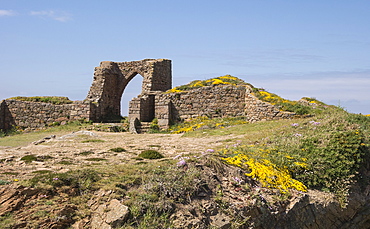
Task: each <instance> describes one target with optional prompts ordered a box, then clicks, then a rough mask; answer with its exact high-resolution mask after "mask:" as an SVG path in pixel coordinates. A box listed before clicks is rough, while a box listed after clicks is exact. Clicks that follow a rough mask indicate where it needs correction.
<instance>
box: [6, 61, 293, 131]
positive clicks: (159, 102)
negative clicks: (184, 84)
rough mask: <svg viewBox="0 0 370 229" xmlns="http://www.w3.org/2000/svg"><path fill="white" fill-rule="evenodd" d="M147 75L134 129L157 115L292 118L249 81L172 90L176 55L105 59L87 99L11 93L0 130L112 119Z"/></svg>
mask: <svg viewBox="0 0 370 229" xmlns="http://www.w3.org/2000/svg"><path fill="white" fill-rule="evenodd" d="M137 75H140V76H141V77H142V78H143V81H142V90H141V93H140V95H138V97H136V98H133V99H132V100H131V101H130V104H129V120H130V131H132V132H140V125H143V124H145V123H147V122H151V121H152V120H153V119H154V118H156V119H157V120H158V125H159V126H160V128H162V129H165V128H168V127H169V125H170V124H171V123H173V122H177V121H180V120H186V119H190V118H194V117H198V116H202V115H207V116H209V117H226V116H245V117H246V119H247V121H260V120H272V119H281V118H289V117H291V116H293V115H294V113H290V112H283V111H280V110H279V109H278V107H276V106H274V105H272V104H270V103H267V102H263V101H261V100H259V99H258V98H256V97H255V96H254V95H253V93H252V88H251V87H250V86H248V85H242V86H234V85H212V86H205V87H200V88H196V89H193V90H191V91H186V92H173V93H168V92H166V91H168V90H169V89H171V88H172V70H171V60H167V59H144V60H141V61H130V62H112V61H103V62H101V63H100V66H99V67H96V68H95V72H94V79H93V82H92V85H91V87H90V91H89V92H88V94H87V97H86V99H85V100H84V101H75V102H73V103H71V104H61V105H56V104H50V103H40V102H29V101H19V100H15V99H6V100H3V101H2V102H1V105H0V130H5V131H6V130H9V129H11V128H13V127H17V128H22V129H27V128H28V129H37V128H43V127H45V126H48V125H51V124H52V123H55V122H63V121H64V122H68V121H74V120H81V119H83V120H86V121H93V122H111V121H112V120H114V119H116V118H117V117H120V111H121V98H122V94H123V92H124V90H125V88H126V86H127V85H128V83H129V82H130V81H131V80H132V79H133V78H134V77H135V76H137Z"/></svg>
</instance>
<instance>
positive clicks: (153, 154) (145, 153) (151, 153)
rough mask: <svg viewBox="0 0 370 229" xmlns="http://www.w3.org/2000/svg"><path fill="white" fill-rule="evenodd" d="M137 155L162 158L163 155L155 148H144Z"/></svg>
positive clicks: (145, 157) (146, 157) (147, 157)
mask: <svg viewBox="0 0 370 229" xmlns="http://www.w3.org/2000/svg"><path fill="white" fill-rule="evenodd" d="M139 157H142V158H144V159H161V158H164V156H163V155H162V154H161V153H160V152H158V151H157V150H152V149H149V150H144V151H142V152H141V153H140V154H139Z"/></svg>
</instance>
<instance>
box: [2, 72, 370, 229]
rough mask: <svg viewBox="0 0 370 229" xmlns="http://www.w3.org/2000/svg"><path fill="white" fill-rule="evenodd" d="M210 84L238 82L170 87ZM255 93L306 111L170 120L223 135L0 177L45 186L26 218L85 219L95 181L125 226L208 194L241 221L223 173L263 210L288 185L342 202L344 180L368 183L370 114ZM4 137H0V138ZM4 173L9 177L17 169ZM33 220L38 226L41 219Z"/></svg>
mask: <svg viewBox="0 0 370 229" xmlns="http://www.w3.org/2000/svg"><path fill="white" fill-rule="evenodd" d="M214 84H237V85H239V84H243V82H240V81H238V79H237V78H236V79H235V78H233V77H231V76H223V77H218V78H215V79H212V80H206V81H194V82H191V83H190V84H189V85H187V86H186V87H177V88H175V90H174V91H169V93H171V92H181V91H186V90H188V89H189V88H197V87H201V86H208V85H214ZM254 93H255V95H256V96H257V97H258V98H260V99H262V100H264V101H267V102H269V103H272V104H275V105H278V106H279V107H280V108H281V109H282V110H287V111H292V112H295V113H297V114H300V115H305V116H297V117H295V118H294V119H289V120H275V121H267V122H257V123H247V122H246V121H245V119H244V118H243V117H235V118H217V119H211V118H209V117H198V118H195V119H192V120H189V121H185V122H183V123H180V124H177V125H175V126H172V127H171V128H170V129H169V132H171V133H176V134H178V133H184V135H183V136H186V137H193V138H194V141H198V140H199V139H201V137H209V136H220V135H222V136H228V137H227V138H225V139H224V140H222V141H223V142H222V143H223V144H219V146H218V148H214V149H211V148H212V146H210V149H207V150H206V151H205V152H203V153H200V152H194V154H186V155H182V154H178V155H177V156H175V157H174V158H164V155H163V154H165V153H164V148H161V146H160V145H149V146H147V147H151V148H157V149H158V150H159V148H161V149H160V151H163V154H162V153H160V152H158V151H157V150H153V149H150V150H143V151H142V152H141V153H140V154H139V155H135V157H132V159H133V160H127V161H125V162H126V163H117V164H109V165H108V164H105V163H99V162H102V161H105V160H107V159H105V158H100V157H91V158H88V156H91V155H93V154H94V155H99V154H98V153H96V154H95V153H94V152H93V151H82V152H80V153H78V151H77V152H76V154H75V155H76V156H83V157H87V158H85V159H84V161H86V160H87V161H91V163H89V165H88V166H86V167H84V168H79V169H70V170H69V171H67V172H60V173H57V172H53V171H49V170H40V171H38V172H35V173H33V178H31V179H26V180H23V181H21V182H19V181H18V180H17V179H13V180H12V181H11V180H3V178H2V179H1V180H0V185H8V184H9V183H12V182H19V184H20V185H23V186H25V187H33V188H36V189H38V190H40V193H41V194H42V195H39V197H38V198H39V199H37V200H31V202H32V201H34V202H32V204H33V205H32V206H36V205H37V206H38V211H37V212H34V214H36V215H37V217H34V218H33V219H34V220H39V221H40V220H41V219H42V220H44V221H45V222H47V221H48V220H49V219H54V218H57V216H56V215H55V212H57V211H56V209H57V208H58V207H60V205H62V204H65V203H66V202H68V204H69V205H70V206H74V209H76V210H75V211H74V212H73V214H71V215H70V218H71V219H73V220H71V221H73V222H75V221H78V220H80V219H84V218H89V217H91V215H92V214H93V212H92V210H91V204H90V205H88V204H87V202H88V201H89V200H90V202H89V203H93V202H94V201H92V200H94V198H97V195H96V193H97V191H98V190H99V191H102V192H107V193H109V195H108V194H107V195H106V196H104V195H101V196H99V199H98V200H97V201H96V202H97V203H103V202H104V201H106V200H108V199H111V198H117V199H120V200H121V201H122V203H123V204H124V205H126V206H128V207H129V210H130V216H129V218H128V219H127V220H126V221H125V222H124V223H123V225H122V228H171V226H173V222H172V220H173V218H171V216H172V215H173V214H175V213H176V211H177V210H178V209H181V208H182V207H183V206H184V205H189V204H191V205H194V206H197V207H199V206H200V205H196V203H197V201H199V200H200V199H202V198H203V197H206V198H207V201H213V202H212V203H215V204H216V205H217V209H220V211H221V212H222V213H223V214H227V215H229V216H230V217H234V219H237V220H235V221H233V225H232V226H235V228H237V225H242V226H245V225H247V223H246V222H247V221H248V220H249V218H248V217H244V218H243V217H240V218H238V214H236V212H237V211H236V210H235V208H236V207H235V206H234V205H233V204H231V203H230V202H231V201H232V200H231V199H230V196H227V198H224V197H225V196H226V195H227V194H226V192H224V191H225V190H226V187H225V186H222V185H224V184H223V183H222V182H221V181H225V180H226V181H227V182H224V183H230V185H231V186H232V191H233V192H234V194H235V193H237V194H235V195H234V194H233V195H234V196H233V198H236V199H237V198H238V196H237V195H238V194H239V195H244V196H245V197H246V198H252V199H253V198H254V199H255V200H256V201H255V202H254V204H255V205H256V206H258V207H259V208H258V209H260V207H261V206H266V209H270V210H271V209H272V210H276V212H277V211H278V209H279V207H282V206H283V204H281V203H286V200H287V199H288V198H289V197H290V196H291V195H292V193H295V194H297V193H298V194H297V195H299V194H302V193H305V192H307V191H308V190H309V189H315V190H320V191H324V192H328V193H333V194H334V195H335V197H336V198H337V200H338V201H339V203H340V204H341V206H342V207H345V205H346V203H347V200H348V199H347V197H348V195H349V193H350V188H351V185H353V184H355V183H357V184H358V185H359V186H366V185H368V182H369V179H368V176H367V174H366V172H367V171H369V170H370V158H369V157H370V116H365V115H360V114H350V113H348V112H346V111H344V110H343V109H341V108H338V107H334V106H328V105H326V104H324V103H322V102H320V101H318V100H316V99H313V98H303V99H304V100H305V102H303V103H299V102H292V101H288V100H285V99H282V98H281V97H279V96H277V95H275V94H272V93H269V92H266V91H265V90H263V89H255V88H254ZM157 124H158V123H157V121H156V120H153V122H152V125H151V129H152V130H153V133H154V132H156V131H157ZM61 128H64V129H61ZM81 128H87V129H89V128H91V125H89V124H76V123H75V124H70V125H66V126H65V127H62V126H58V127H53V128H50V129H48V130H43V131H41V132H35V133H30V134H29V136H28V137H27V138H25V136H26V135H23V134H22V135H18V136H10V137H6V140H7V141H10V142H12V141H14V142H17V141H18V144H19V142H21V143H22V142H25V141H28V142H29V141H30V139H33V138H36V139H37V138H40V136H44V135H45V133H51V132H54V131H56V130H57V131H71V130H73V131H75V130H79V129H81ZM40 133H41V135H39V134H40ZM153 136H154V135H153ZM23 138H25V139H23ZM36 139H35V140H36ZM1 140H2V139H0V144H4V142H2V141H1ZM99 142H104V141H103V140H100V139H95V138H94V139H88V140H83V141H82V142H81V140H80V141H79V143H93V144H94V143H99ZM85 145H87V144H85ZM94 146H96V145H94ZM106 150H107V149H106ZM109 151H110V152H115V153H127V151H126V149H124V148H122V147H115V148H111V149H109ZM131 156H132V155H131ZM131 156H130V157H131ZM48 159H52V158H51V157H45V156H44V157H41V156H37V155H32V154H30V155H26V156H24V157H22V158H21V160H22V161H24V162H25V163H32V162H33V161H45V160H48ZM135 159H136V160H135ZM144 159H161V160H144ZM0 162H1V161H0ZM92 162H95V163H92ZM56 163H58V164H59V165H74V163H76V161H74V160H73V159H72V158H63V160H61V161H59V162H56ZM230 168H232V169H234V170H235V171H238V173H239V175H238V176H233V177H232V178H230V177H227V175H225V174H228V172H226V171H229V170H230ZM228 169H229V170H228ZM8 175H9V176H12V177H16V176H17V175H18V174H17V173H14V174H8ZM219 178H221V179H219ZM212 179H214V180H212ZM222 179H224V180H222ZM217 182H219V183H217ZM256 187H257V188H256ZM253 188H255V189H253ZM257 189H258V191H256V190H257ZM235 190H236V191H235ZM260 190H266V191H264V192H265V193H264V194H263V195H265V194H266V193H269V195H273V196H274V197H273V198H271V199H269V200H266V199H264V197H263V196H262V194H261V193H262V191H261V192H260ZM228 191H230V190H228ZM266 195H267V194H266ZM40 198H44V199H41V200H40ZM36 201H38V202H36ZM238 201H239V200H238ZM245 203H246V202H245ZM279 204H281V205H279ZM30 205H31V204H30ZM95 207H97V206H95ZM248 207H250V206H248ZM261 209H262V208H261ZM198 210H199V209H197V208H196V207H194V209H190V210H189V211H193V212H191V214H193V213H194V212H196V211H198ZM201 210H202V211H205V210H204V209H201ZM272 210H271V211H272ZM199 211H200V210H199ZM199 211H198V213H199ZM194 214H195V213H194ZM239 219H241V220H239ZM243 220H244V221H243ZM31 221H32V220H31ZM34 223H35V225H37V223H38V222H36V221H35V222H34ZM14 225H16V216H15V215H14V214H7V215H3V216H1V217H0V227H4V228H11V227H12V226H14Z"/></svg>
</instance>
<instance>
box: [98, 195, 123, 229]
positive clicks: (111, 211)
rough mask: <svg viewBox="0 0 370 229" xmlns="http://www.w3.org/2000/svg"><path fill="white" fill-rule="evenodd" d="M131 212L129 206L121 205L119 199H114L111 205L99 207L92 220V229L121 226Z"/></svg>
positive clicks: (107, 228) (108, 228)
mask: <svg viewBox="0 0 370 229" xmlns="http://www.w3.org/2000/svg"><path fill="white" fill-rule="evenodd" d="M129 214H130V211H129V209H128V207H127V206H125V205H123V204H121V202H120V201H119V200H117V199H113V200H111V201H110V202H109V204H108V203H107V204H102V205H99V206H98V208H97V209H96V210H95V212H94V214H93V216H92V218H91V228H92V229H110V228H116V227H119V226H121V225H122V224H123V223H124V222H125V220H126V219H127V217H128V216H129Z"/></svg>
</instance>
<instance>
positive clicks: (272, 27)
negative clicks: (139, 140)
mask: <svg viewBox="0 0 370 229" xmlns="http://www.w3.org/2000/svg"><path fill="white" fill-rule="evenodd" d="M369 12H370V1H367V0H366V1H361V0H356V1H345V0H335V1H334V0H325V1H318V0H311V1H298V0H297V1H293V0H284V1H283V0H280V1H279V0H228V1H219V0H203V1H202V0H197V1H195V0H187V1H177V0H168V1H167V0H156V1H154V0H153V1H150V0H143V1H142V0H138V1H132V0H130V1H127V0H106V1H66V0H63V1H61V0H53V1H50V0H45V1H40V0H33V1H29V0H24V1H18V0H9V1H3V0H0V28H1V29H0V41H1V42H0V50H1V55H0V79H1V81H0V100H2V99H5V98H9V97H12V96H18V95H22V96H35V95H59V96H68V97H69V98H70V99H72V100H83V99H84V98H85V97H86V95H87V92H88V90H89V88H90V86H91V83H92V79H93V73H94V67H96V66H98V65H99V63H100V62H101V61H106V60H111V61H118V62H120V61H133V60H141V59H146V58H166V59H171V60H172V70H173V72H172V74H173V86H178V85H182V84H185V83H188V82H190V81H192V80H195V79H208V78H211V77H217V76H221V75H225V74H231V75H233V76H237V77H239V78H242V79H243V80H245V81H246V82H249V83H251V84H253V85H254V86H256V87H263V88H265V89H266V90H268V91H270V92H273V93H276V94H279V95H280V96H282V97H284V98H287V99H291V100H297V99H300V98H301V97H304V96H307V97H315V98H317V99H319V100H321V101H324V102H326V103H328V104H333V105H340V106H341V107H344V108H345V109H346V110H348V111H350V112H353V113H362V114H370V23H369V22H370V14H369ZM140 90H141V78H140V77H139V76H138V77H135V78H134V80H133V81H132V82H131V83H130V84H129V86H128V88H127V89H126V91H125V93H124V95H123V97H122V103H123V114H125V113H126V110H127V103H128V101H129V100H130V99H131V98H132V97H135V96H137V95H138V94H139V93H140Z"/></svg>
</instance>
